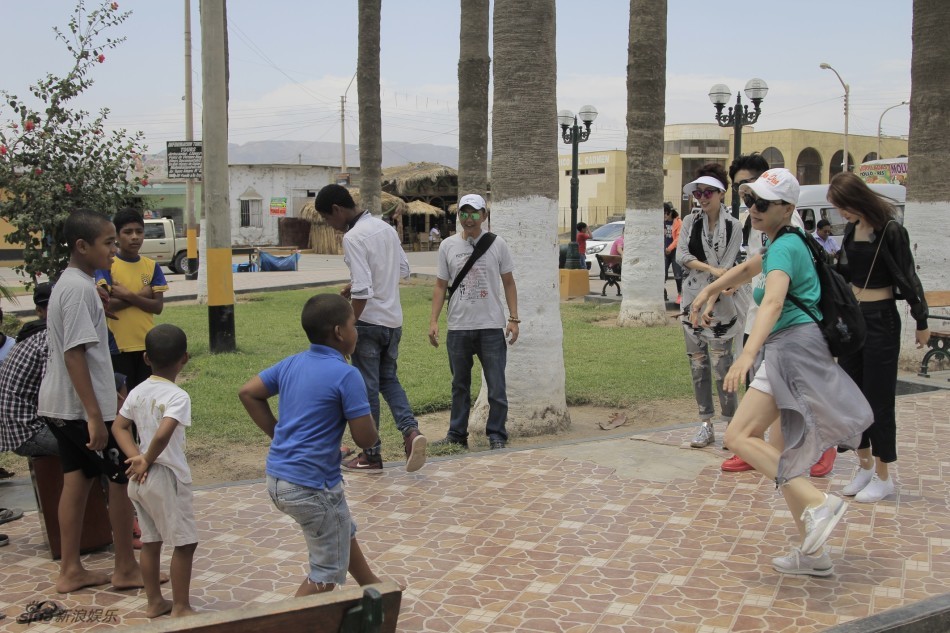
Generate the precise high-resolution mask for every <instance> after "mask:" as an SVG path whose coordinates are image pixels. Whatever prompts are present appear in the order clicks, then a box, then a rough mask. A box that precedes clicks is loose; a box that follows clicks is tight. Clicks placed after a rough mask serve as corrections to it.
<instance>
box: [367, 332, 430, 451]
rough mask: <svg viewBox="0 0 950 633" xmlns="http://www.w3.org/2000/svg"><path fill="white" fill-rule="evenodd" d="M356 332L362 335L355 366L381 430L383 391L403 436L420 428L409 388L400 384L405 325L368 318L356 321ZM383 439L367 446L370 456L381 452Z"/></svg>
mask: <svg viewBox="0 0 950 633" xmlns="http://www.w3.org/2000/svg"><path fill="white" fill-rule="evenodd" d="M356 331H357V333H358V334H359V338H358V339H357V341H356V351H354V352H353V356H352V361H353V366H354V367H356V368H357V369H359V370H360V373H361V374H362V375H363V382H365V383H366V395H367V396H369V409H370V412H371V413H372V414H373V420H374V421H375V422H376V429H377V430H379V394H383V398H385V399H386V404H388V405H389V410H390V411H391V412H392V414H393V420H395V421H396V428H397V429H399V430H400V431H401V432H402V434H403V437H405V436H406V435H408V434H409V433H410V432H411V431H414V430H416V429H418V428H419V423H418V422H417V421H416V418H415V416H413V415H412V409H411V408H410V407H409V398H407V397H406V390H405V389H403V388H402V385H401V384H399V378H398V377H397V376H396V360H397V359H398V358H399V339H401V338H402V328H401V327H396V328H392V327H385V326H382V325H373V324H370V323H366V322H364V321H357V322H356ZM380 446H381V444H380V442H379V441H377V442H376V446H374V447H373V448H367V449H366V450H365V451H364V452H365V453H366V454H367V455H379V449H380Z"/></svg>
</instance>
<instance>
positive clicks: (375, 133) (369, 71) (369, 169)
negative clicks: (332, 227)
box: [356, 0, 383, 216]
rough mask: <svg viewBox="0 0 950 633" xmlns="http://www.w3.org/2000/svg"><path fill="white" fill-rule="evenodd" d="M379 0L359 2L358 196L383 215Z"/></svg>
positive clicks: (357, 67)
mask: <svg viewBox="0 0 950 633" xmlns="http://www.w3.org/2000/svg"><path fill="white" fill-rule="evenodd" d="M380 4H381V0H359V3H358V5H359V8H358V11H359V50H358V52H357V60H356V74H357V79H356V89H357V91H358V92H359V111H360V196H361V197H362V199H363V208H364V209H368V210H369V212H370V213H372V214H373V215H377V216H378V215H379V214H380V213H382V204H381V195H380V194H381V193H382V186H383V183H382V168H383V131H382V129H383V128H382V125H383V124H382V114H381V111H380V104H379V22H380V12H381V10H382V9H381V6H380Z"/></svg>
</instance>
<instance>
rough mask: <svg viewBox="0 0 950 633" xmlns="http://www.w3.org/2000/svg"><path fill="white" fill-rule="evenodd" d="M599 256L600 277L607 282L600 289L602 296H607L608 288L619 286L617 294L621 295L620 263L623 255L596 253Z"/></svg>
mask: <svg viewBox="0 0 950 633" xmlns="http://www.w3.org/2000/svg"><path fill="white" fill-rule="evenodd" d="M594 257H596V258H597V264H598V265H599V266H600V278H601V279H602V280H603V281H604V282H605V283H604V287H603V289H602V290H601V291H600V296H601V297H606V296H607V288H609V287H610V286H616V287H617V296H618V297H619V296H620V264H621V263H622V262H623V257H621V256H620V255H594Z"/></svg>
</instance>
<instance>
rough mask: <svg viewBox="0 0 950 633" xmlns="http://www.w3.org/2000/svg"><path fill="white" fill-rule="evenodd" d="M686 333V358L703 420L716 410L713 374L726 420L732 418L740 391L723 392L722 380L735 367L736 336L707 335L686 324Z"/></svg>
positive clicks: (720, 405)
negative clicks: (734, 344)
mask: <svg viewBox="0 0 950 633" xmlns="http://www.w3.org/2000/svg"><path fill="white" fill-rule="evenodd" d="M683 333H684V334H685V336H686V357H687V358H688V359H689V368H690V372H691V373H692V376H693V393H694V394H695V395H696V404H698V405H699V419H700V420H701V421H703V422H705V421H707V420H711V419H712V417H713V415H714V414H715V413H716V410H715V408H714V406H713V395H712V377H713V375H715V376H716V391H717V392H718V393H719V407H720V409H721V413H722V417H723V418H724V419H725V420H726V421H728V420H731V419H732V416H733V415H735V412H736V407H737V406H738V404H739V394H737V393H726V392H725V391H723V389H722V381H723V379H724V378H725V377H726V374H728V373H729V368H730V367H732V359H733V343H734V341H733V339H732V338H713V339H710V338H705V337H703V336H699V335H697V334H695V333H694V332H693V328H691V327H686V326H684V327H683ZM710 359H711V360H710Z"/></svg>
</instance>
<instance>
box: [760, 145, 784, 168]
mask: <svg viewBox="0 0 950 633" xmlns="http://www.w3.org/2000/svg"><path fill="white" fill-rule="evenodd" d="M762 158H764V159H765V162H767V163H768V164H769V167H770V168H777V167H785V157H784V156H783V155H782V152H780V151H779V149H778V148H777V147H766V148H765V149H764V150H762Z"/></svg>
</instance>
